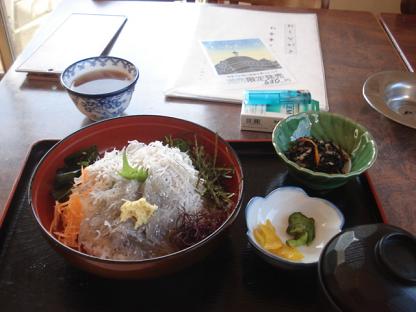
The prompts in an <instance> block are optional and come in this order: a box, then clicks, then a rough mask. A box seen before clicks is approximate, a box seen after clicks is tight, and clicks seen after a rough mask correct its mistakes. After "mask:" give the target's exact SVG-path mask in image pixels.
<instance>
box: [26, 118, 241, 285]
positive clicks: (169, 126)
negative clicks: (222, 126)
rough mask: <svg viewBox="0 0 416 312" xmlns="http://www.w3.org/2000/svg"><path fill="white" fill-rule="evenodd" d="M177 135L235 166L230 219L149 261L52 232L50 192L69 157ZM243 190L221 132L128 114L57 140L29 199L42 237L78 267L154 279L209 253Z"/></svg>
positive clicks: (233, 216)
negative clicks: (102, 253)
mask: <svg viewBox="0 0 416 312" xmlns="http://www.w3.org/2000/svg"><path fill="white" fill-rule="evenodd" d="M169 135H171V136H172V137H175V138H183V139H187V140H190V139H192V140H193V139H194V138H195V137H196V138H197V140H198V144H201V145H203V146H204V147H205V149H206V151H207V152H208V153H210V154H213V153H214V150H215V149H216V148H217V151H218V154H217V158H216V162H217V164H219V165H221V166H226V167H229V168H233V169H234V175H233V177H232V178H231V179H227V181H225V185H224V187H225V188H226V190H227V191H228V192H231V193H234V194H235V196H234V197H233V201H232V207H231V208H230V209H232V210H231V213H230V215H229V217H228V219H227V220H226V221H225V222H224V223H223V224H222V225H221V226H220V227H219V228H218V229H217V230H216V231H215V232H213V233H212V234H211V235H209V236H208V237H206V238H205V239H203V240H202V241H200V242H199V243H197V244H195V245H193V246H190V247H188V248H186V249H182V250H180V251H177V252H175V253H171V254H168V255H165V256H161V257H157V258H151V259H145V260H106V259H101V258H98V257H94V256H91V255H88V254H86V253H83V252H80V251H77V250H75V249H72V248H70V247H68V246H65V245H64V244H62V243H61V242H60V241H59V240H57V239H56V238H55V237H54V236H53V235H52V234H51V233H50V232H49V228H50V224H51V222H52V218H53V211H54V200H53V198H52V195H51V191H52V185H53V182H54V177H55V173H56V170H57V169H58V168H60V167H62V166H63V163H64V158H65V157H66V156H68V155H70V154H72V153H74V152H76V151H78V150H80V149H82V148H85V147H88V146H91V145H96V146H97V147H98V150H99V152H104V151H106V150H109V149H113V148H117V149H121V148H122V147H123V146H125V145H126V144H127V143H128V141H129V140H138V141H141V142H144V143H149V142H152V141H155V140H163V138H165V137H166V136H169ZM242 194H243V172H242V168H241V164H240V161H239V159H238V157H237V155H236V153H235V152H234V150H233V149H232V148H231V146H230V145H229V144H228V143H227V142H226V141H224V140H223V139H222V138H220V137H218V136H217V134H216V133H214V132H212V131H210V130H208V129H206V128H204V127H202V126H200V125H197V124H194V123H192V122H189V121H185V120H181V119H177V118H172V117H164V116H144V115H142V116H127V117H119V118H113V119H108V120H105V121H101V122H97V123H95V124H93V125H91V126H88V127H85V128H83V129H81V130H79V131H77V132H75V133H73V134H71V135H69V136H68V137H66V138H65V139H63V140H62V141H60V142H58V143H57V144H56V145H55V146H54V147H53V148H52V149H51V150H50V151H49V152H48V153H47V154H46V155H45V156H44V157H43V158H42V160H41V161H40V163H39V165H38V167H37V168H36V170H35V172H34V174H33V177H32V179H31V182H30V186H29V201H30V203H31V206H32V211H33V214H34V216H35V219H36V221H37V223H38V225H39V228H40V230H41V231H42V234H43V236H44V237H45V238H46V240H47V241H48V242H49V243H50V244H51V245H52V247H53V248H54V249H55V251H56V252H58V253H59V254H60V255H62V256H64V257H65V258H66V259H67V260H68V261H69V262H71V263H72V264H74V265H75V266H77V267H79V268H81V269H84V270H86V271H88V272H91V273H94V274H97V275H101V276H104V277H109V278H150V277H157V276H162V275H165V274H167V273H171V272H174V271H178V270H180V269H182V268H184V267H186V266H188V265H190V264H192V263H194V262H196V261H198V260H199V259H202V258H204V257H206V256H207V255H208V254H209V253H210V252H212V250H213V248H214V247H215V246H216V245H217V243H218V242H219V241H220V240H221V239H222V238H223V237H224V233H225V230H227V228H229V226H230V225H231V224H232V223H233V222H234V221H235V219H236V217H237V215H238V212H239V209H240V206H241V200H242Z"/></svg>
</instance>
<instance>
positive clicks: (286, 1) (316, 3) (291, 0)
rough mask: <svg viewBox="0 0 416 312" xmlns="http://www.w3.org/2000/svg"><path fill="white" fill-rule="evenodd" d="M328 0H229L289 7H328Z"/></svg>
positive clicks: (216, 1) (212, 0) (211, 1)
mask: <svg viewBox="0 0 416 312" xmlns="http://www.w3.org/2000/svg"><path fill="white" fill-rule="evenodd" d="M208 2H209V3H227V1H224V0H208ZM329 2H330V0H229V3H230V4H251V5H270V6H283V7H291V8H316V9H317V8H322V9H329Z"/></svg>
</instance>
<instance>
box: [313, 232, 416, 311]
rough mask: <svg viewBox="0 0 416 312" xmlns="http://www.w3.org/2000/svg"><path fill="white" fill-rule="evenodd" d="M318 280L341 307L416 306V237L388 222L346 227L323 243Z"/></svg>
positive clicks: (380, 308) (388, 308) (334, 304)
mask: <svg viewBox="0 0 416 312" xmlns="http://www.w3.org/2000/svg"><path fill="white" fill-rule="evenodd" d="M318 271H319V279H320V284H321V288H322V290H323V292H324V294H325V297H326V298H327V299H328V301H329V302H330V304H331V306H332V308H333V309H334V310H336V311H378V312H380V311H400V312H401V311H403V312H404V311H415V310H416V239H415V237H414V236H412V234H410V233H408V232H406V231H405V230H402V229H400V228H397V227H394V226H392V225H387V224H371V225H361V226H356V227H353V228H350V229H346V230H344V231H342V232H340V233H339V234H337V235H336V236H334V237H333V239H332V240H331V241H330V242H329V243H328V244H327V245H326V247H325V248H324V250H323V252H322V254H321V258H320V262H319V268H318Z"/></svg>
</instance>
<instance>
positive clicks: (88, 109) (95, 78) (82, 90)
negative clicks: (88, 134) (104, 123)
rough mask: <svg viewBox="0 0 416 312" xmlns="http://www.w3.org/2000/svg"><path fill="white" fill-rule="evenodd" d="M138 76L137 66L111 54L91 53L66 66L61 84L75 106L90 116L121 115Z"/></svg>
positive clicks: (128, 101) (93, 118) (91, 117)
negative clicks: (98, 54)
mask: <svg viewBox="0 0 416 312" xmlns="http://www.w3.org/2000/svg"><path fill="white" fill-rule="evenodd" d="M138 78H139V71H138V69H137V68H136V66H135V65H134V64H133V63H131V62H129V61H127V60H124V59H122V58H119V57H113V56H97V57H90V58H87V59H84V60H81V61H77V62H75V63H74V64H72V65H70V66H69V67H67V68H66V69H65V70H64V72H63V73H62V75H61V84H62V85H63V86H64V88H65V89H66V90H67V91H68V94H69V96H70V97H71V99H72V101H73V102H74V103H75V105H76V106H77V108H78V109H79V110H80V111H81V112H82V113H83V114H84V115H86V116H87V117H88V118H89V119H92V120H101V119H107V118H112V117H117V116H120V115H121V114H122V113H123V112H124V111H125V110H126V108H127V107H128V106H129V104H130V100H131V97H132V94H133V91H134V87H135V85H136V82H137V79H138Z"/></svg>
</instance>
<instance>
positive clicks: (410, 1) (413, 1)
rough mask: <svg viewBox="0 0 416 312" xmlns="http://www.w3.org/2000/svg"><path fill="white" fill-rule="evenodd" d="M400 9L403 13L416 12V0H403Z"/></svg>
mask: <svg viewBox="0 0 416 312" xmlns="http://www.w3.org/2000/svg"><path fill="white" fill-rule="evenodd" d="M400 11H401V12H402V14H416V0H401V1H400Z"/></svg>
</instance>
